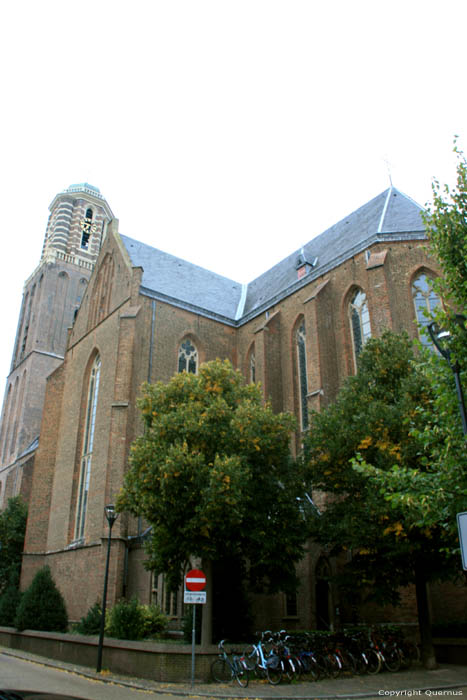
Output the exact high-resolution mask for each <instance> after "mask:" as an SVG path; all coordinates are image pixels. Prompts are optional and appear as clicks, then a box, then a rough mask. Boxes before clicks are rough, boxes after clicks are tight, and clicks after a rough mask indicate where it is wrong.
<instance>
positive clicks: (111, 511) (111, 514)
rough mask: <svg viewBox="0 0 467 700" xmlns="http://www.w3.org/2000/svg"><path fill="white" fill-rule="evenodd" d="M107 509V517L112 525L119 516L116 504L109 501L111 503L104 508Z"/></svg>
mask: <svg viewBox="0 0 467 700" xmlns="http://www.w3.org/2000/svg"><path fill="white" fill-rule="evenodd" d="M104 511H105V517H106V518H107V522H108V523H109V526H110V527H112V525H113V524H114V522H115V521H116V519H117V518H118V513H117V511H116V510H115V506H114V504H113V503H109V505H107V506H105V508H104Z"/></svg>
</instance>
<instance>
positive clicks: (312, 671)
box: [304, 654, 321, 681]
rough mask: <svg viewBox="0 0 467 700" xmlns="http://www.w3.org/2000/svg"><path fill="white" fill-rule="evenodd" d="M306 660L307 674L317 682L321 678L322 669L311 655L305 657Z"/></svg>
mask: <svg viewBox="0 0 467 700" xmlns="http://www.w3.org/2000/svg"><path fill="white" fill-rule="evenodd" d="M305 658H306V669H305V674H306V675H307V676H311V679H312V680H313V681H317V680H318V679H319V678H320V677H321V668H320V665H319V663H318V661H317V660H316V659H315V657H314V656H312V655H311V654H309V655H307V656H306V657H304V659H305Z"/></svg>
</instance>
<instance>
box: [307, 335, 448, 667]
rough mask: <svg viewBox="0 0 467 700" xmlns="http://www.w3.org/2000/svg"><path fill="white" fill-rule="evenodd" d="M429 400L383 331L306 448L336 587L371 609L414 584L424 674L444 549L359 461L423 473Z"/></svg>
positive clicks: (412, 363)
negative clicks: (423, 412)
mask: <svg viewBox="0 0 467 700" xmlns="http://www.w3.org/2000/svg"><path fill="white" fill-rule="evenodd" d="M432 400H433V395H432V390H431V386H430V383H429V381H428V380H427V377H426V375H425V374H424V372H422V371H421V370H420V367H419V364H418V362H417V360H416V357H415V355H414V351H413V346H412V343H411V341H410V340H409V338H408V337H407V336H406V335H405V334H403V335H397V334H394V333H392V332H389V331H386V332H384V334H383V335H382V337H381V338H374V339H370V340H369V341H368V342H367V344H366V345H365V347H364V349H363V351H362V352H361V354H360V357H359V364H358V372H357V374H356V375H355V376H352V377H349V378H348V379H347V380H346V381H345V382H344V384H343V386H342V388H341V390H340V392H339V395H338V397H337V400H336V402H335V403H334V404H332V405H331V406H329V408H327V409H326V410H324V411H323V412H322V413H319V414H318V413H315V414H313V415H312V417H311V421H310V431H309V436H308V438H307V440H306V444H305V464H306V468H307V472H308V480H309V482H310V484H312V485H313V487H314V488H315V489H318V490H320V491H322V492H325V493H326V494H327V500H326V507H325V508H324V509H323V512H322V515H321V517H320V518H314V519H313V520H312V534H313V535H314V537H315V538H316V539H317V540H318V541H319V542H321V543H322V544H328V545H331V546H332V547H333V549H332V551H333V552H334V553H335V554H337V553H338V552H340V551H342V550H345V551H347V552H350V553H351V557H349V560H348V563H347V564H345V566H344V567H343V572H342V575H341V579H340V582H341V584H342V585H347V586H349V588H350V589H353V590H355V588H357V589H361V588H362V584H363V587H366V589H367V590H368V591H370V593H371V596H372V597H373V598H374V599H376V600H377V601H378V602H381V603H383V602H391V603H397V602H398V600H399V591H400V587H401V586H405V585H408V584H412V583H414V584H415V588H416V595H417V605H418V616H419V626H420V633H421V637H422V643H423V652H424V662H425V665H426V666H427V667H433V666H434V665H435V658H434V650H433V645H432V643H431V630H430V624H429V614H428V605H427V598H426V584H427V582H428V581H430V580H434V579H437V578H446V577H447V576H448V575H451V574H452V575H453V573H454V570H455V569H454V566H453V559H452V556H451V552H450V550H452V540H451V537H450V534H449V533H447V532H446V531H445V530H444V529H443V528H442V527H439V526H438V524H437V523H436V522H431V523H430V526H427V524H426V523H425V522H423V521H422V522H419V523H417V522H409V521H408V520H407V519H406V517H405V509H403V508H400V507H398V506H397V504H396V503H395V502H392V503H391V502H388V500H387V499H386V497H385V494H384V492H382V491H381V489H380V488H379V482H376V481H375V480H374V478H373V473H372V471H371V470H369V469H368V468H365V466H362V465H361V464H359V460H360V461H361V462H364V463H365V464H371V465H373V468H374V470H378V473H386V472H388V471H391V470H393V468H394V469H396V470H398V469H400V470H403V469H412V470H416V471H417V472H420V471H421V472H423V471H424V469H425V466H426V465H425V464H424V461H423V459H421V457H420V454H419V443H418V440H417V439H414V438H413V437H412V430H413V429H414V428H415V427H416V426H417V425H418V424H419V422H420V420H421V418H420V413H419V408H420V406H422V407H423V406H426V405H428V404H429V403H430V402H431V401H432Z"/></svg>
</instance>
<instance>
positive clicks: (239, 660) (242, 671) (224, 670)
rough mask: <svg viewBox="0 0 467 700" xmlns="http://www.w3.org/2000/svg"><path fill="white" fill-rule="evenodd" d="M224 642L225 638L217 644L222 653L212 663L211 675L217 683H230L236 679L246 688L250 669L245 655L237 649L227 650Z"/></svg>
mask: <svg viewBox="0 0 467 700" xmlns="http://www.w3.org/2000/svg"><path fill="white" fill-rule="evenodd" d="M224 644H225V639H223V640H222V641H220V642H219V644H218V645H217V646H218V649H219V650H220V652H221V653H220V654H219V658H218V659H215V660H214V661H213V662H212V664H211V677H212V678H213V680H215V681H216V682H217V683H228V682H229V681H232V680H236V681H237V683H238V685H239V686H241V687H242V688H246V687H247V685H248V682H249V679H250V671H249V669H248V666H247V664H246V662H245V657H244V656H243V654H242V652H241V651H235V650H234V649H232V650H231V651H230V652H227V651H226V649H225V647H224Z"/></svg>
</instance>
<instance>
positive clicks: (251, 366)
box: [247, 343, 256, 384]
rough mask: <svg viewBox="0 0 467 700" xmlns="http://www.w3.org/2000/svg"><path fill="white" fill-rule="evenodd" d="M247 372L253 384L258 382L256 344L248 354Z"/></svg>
mask: <svg viewBox="0 0 467 700" xmlns="http://www.w3.org/2000/svg"><path fill="white" fill-rule="evenodd" d="M247 372H248V381H249V382H250V383H251V384H254V383H255V382H256V356H255V344H254V343H253V345H252V346H251V348H250V350H249V352H248V356H247Z"/></svg>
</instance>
